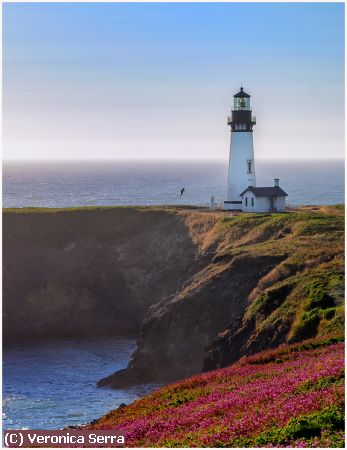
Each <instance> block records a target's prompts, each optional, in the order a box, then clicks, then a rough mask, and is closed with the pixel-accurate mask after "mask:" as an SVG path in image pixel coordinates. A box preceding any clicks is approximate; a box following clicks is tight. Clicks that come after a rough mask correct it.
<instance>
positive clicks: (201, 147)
mask: <svg viewBox="0 0 347 450" xmlns="http://www.w3.org/2000/svg"><path fill="white" fill-rule="evenodd" d="M241 83H242V85H243V86H244V89H245V91H246V92H248V93H249V94H250V95H251V96H252V98H251V102H252V108H253V114H254V115H256V117H257V125H256V127H255V128H254V133H253V134H254V145H255V156H256V158H259V159H300V158H303V159H318V158H319V159H321V158H342V157H343V156H344V5H343V4H342V3H200V4H199V3H198V4H197V3H176V4H173V3H171V4H170V3H166V4H165V3H159V4H158V3H152V4H150V3H148V4H146V3H60V4H59V3H12V4H11V3H7V4H4V5H3V157H4V159H6V160H9V159H17V160H18V159H118V158H122V159H152V158H156V159H157V158H159V159H182V158H184V159H227V158H228V155H229V140H230V130H229V129H228V126H227V122H226V121H227V116H228V115H229V114H230V109H231V106H232V100H233V94H235V93H236V92H238V90H239V88H240V85H241Z"/></svg>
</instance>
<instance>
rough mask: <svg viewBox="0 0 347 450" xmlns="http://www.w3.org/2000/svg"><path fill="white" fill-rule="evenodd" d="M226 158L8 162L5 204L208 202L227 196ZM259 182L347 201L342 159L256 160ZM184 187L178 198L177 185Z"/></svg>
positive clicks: (300, 200) (300, 201)
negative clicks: (211, 199) (346, 199)
mask: <svg viewBox="0 0 347 450" xmlns="http://www.w3.org/2000/svg"><path fill="white" fill-rule="evenodd" d="M227 169H228V168H227V162H221V161H212V162H196V161H194V162H192V161H188V162H187V161H135V162H134V161H133V162H131V161H93V162H69V163H68V162H59V163H58V162H50V163H47V162H40V163H5V164H4V168H3V206H5V207H25V206H44V207H68V206H84V205H87V206H94V205H155V204H158V205H160V204H165V205H167V204H192V205H207V204H208V203H209V201H210V198H211V195H214V196H215V199H216V201H217V202H218V203H220V202H222V201H223V200H225V195H226V182H227ZM256 172H257V185H258V186H272V185H273V179H274V178H280V185H281V187H282V188H283V189H284V190H285V191H286V192H287V193H288V194H289V197H288V200H287V201H288V204H290V205H308V204H335V203H343V202H344V162H343V161H342V160H341V161H323V162H322V161H277V162H275V161H271V162H265V161H256ZM183 186H184V187H185V188H186V192H185V193H184V195H183V196H182V197H181V198H180V197H179V189H180V188H181V187H183Z"/></svg>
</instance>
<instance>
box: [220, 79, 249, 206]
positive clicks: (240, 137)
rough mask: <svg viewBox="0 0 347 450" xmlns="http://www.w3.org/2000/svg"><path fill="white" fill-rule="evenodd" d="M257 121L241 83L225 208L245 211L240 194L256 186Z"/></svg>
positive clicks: (234, 112) (233, 118)
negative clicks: (255, 140) (255, 143)
mask: <svg viewBox="0 0 347 450" xmlns="http://www.w3.org/2000/svg"><path fill="white" fill-rule="evenodd" d="M255 123H256V120H255V117H254V116H252V109H251V96H250V95H248V94H247V93H246V92H245V91H244V90H243V87H242V86H241V88H240V91H239V92H238V93H237V94H235V95H234V105H233V109H232V111H231V116H229V117H228V125H230V131H231V136H230V154H229V172H228V191H227V200H226V201H225V202H224V209H228V210H234V211H241V210H242V198H241V196H240V194H241V193H242V192H243V191H244V190H245V189H247V187H248V186H253V187H255V186H256V181H255V165H254V149H253V126H254V125H255Z"/></svg>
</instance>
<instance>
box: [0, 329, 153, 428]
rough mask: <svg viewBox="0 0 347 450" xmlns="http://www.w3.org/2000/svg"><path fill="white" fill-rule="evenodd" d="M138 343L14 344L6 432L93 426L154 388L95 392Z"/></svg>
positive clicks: (8, 353) (8, 356) (7, 376)
mask: <svg viewBox="0 0 347 450" xmlns="http://www.w3.org/2000/svg"><path fill="white" fill-rule="evenodd" d="M134 349H135V339H129V338H120V337H112V338H110V337H108V338H93V339H71V340H70V339H69V340H57V341H56V340H54V341H46V342H38V341H36V342H31V343H25V344H15V345H11V346H8V347H5V348H4V351H3V427H4V429H23V428H29V429H35V428H36V429H59V428H63V427H65V426H67V425H77V424H82V423H86V422H89V421H91V420H93V419H96V418H98V417H100V416H101V415H103V414H105V413H106V412H108V411H110V410H111V409H114V408H116V407H118V406H119V405H120V404H121V403H126V404H129V403H130V402H132V401H134V400H135V399H136V398H138V397H140V396H143V395H145V394H146V393H148V392H149V391H151V390H153V389H154V388H155V386H154V385H141V386H136V387H133V388H129V389H121V390H114V389H108V388H97V387H96V382H97V381H98V380H99V379H100V378H102V377H105V376H107V375H110V374H111V373H112V372H114V371H116V370H119V369H121V368H123V367H125V366H126V365H127V363H128V361H129V358H130V355H131V354H132V352H133V351H134Z"/></svg>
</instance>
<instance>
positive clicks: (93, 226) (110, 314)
mask: <svg viewBox="0 0 347 450" xmlns="http://www.w3.org/2000/svg"><path fill="white" fill-rule="evenodd" d="M191 214H192V216H194V213H191ZM185 220H186V215H185V214H184V213H180V212H178V211H174V210H169V209H163V208H161V209H155V208H142V209H141V208H95V209H89V210H88V209H86V208H84V209H76V210H39V209H33V210H5V213H4V215H3V261H4V272H3V274H4V275H3V282H4V291H3V299H4V302H3V305H4V306H3V311H4V321H3V326H4V338H5V340H13V339H23V338H43V337H67V336H83V335H86V336H90V335H106V334H124V333H137V332H138V330H139V327H140V324H141V322H142V321H143V318H144V315H145V312H146V311H147V309H148V307H149V306H150V305H153V304H155V303H157V302H159V301H160V300H162V299H164V298H165V297H167V296H168V295H170V294H173V293H174V292H175V291H176V290H177V289H179V288H181V286H182V284H183V283H184V282H185V281H186V280H187V279H188V278H189V277H190V276H192V275H193V274H194V272H196V271H197V270H199V268H200V267H201V264H202V262H203V261H204V258H206V257H205V256H204V254H203V253H201V252H199V240H198V237H196V239H195V241H194V240H193V239H192V237H191V236H190V234H189V227H188V226H187V225H186V223H185ZM214 220H215V219H214V218H211V220H210V221H209V222H208V223H206V224H205V225H206V226H207V229H208V228H209V227H210V226H212V225H213V221H214ZM204 231H206V230H205V229H202V230H201V232H204ZM198 234H199V233H198Z"/></svg>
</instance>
